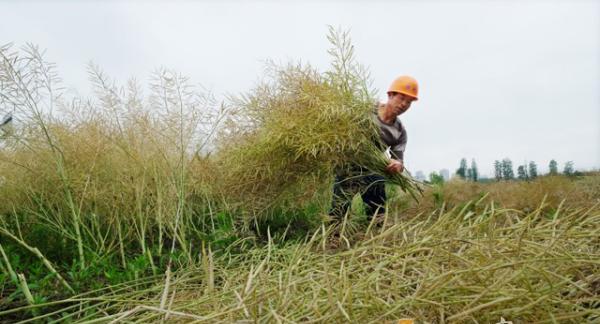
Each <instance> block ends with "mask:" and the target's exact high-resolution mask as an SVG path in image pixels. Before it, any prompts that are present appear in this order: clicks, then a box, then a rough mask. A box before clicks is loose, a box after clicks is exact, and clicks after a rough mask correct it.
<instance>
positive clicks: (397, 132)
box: [373, 105, 407, 161]
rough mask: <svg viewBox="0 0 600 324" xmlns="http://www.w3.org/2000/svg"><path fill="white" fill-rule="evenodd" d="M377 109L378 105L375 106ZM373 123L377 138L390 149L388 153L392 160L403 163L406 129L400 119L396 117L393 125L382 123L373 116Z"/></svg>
mask: <svg viewBox="0 0 600 324" xmlns="http://www.w3.org/2000/svg"><path fill="white" fill-rule="evenodd" d="M377 107H379V105H377ZM373 119H374V121H375V123H376V124H377V125H378V126H379V136H380V137H381V141H382V142H383V143H384V144H385V145H387V146H388V147H389V148H390V153H391V156H392V158H393V159H396V160H400V161H404V151H405V150H406V142H407V137H406V129H405V128H404V125H402V122H401V121H400V118H398V117H396V120H395V121H394V124H392V125H390V124H386V123H384V122H383V121H382V120H381V119H380V118H379V115H378V114H377V111H376V112H375V113H374V114H373Z"/></svg>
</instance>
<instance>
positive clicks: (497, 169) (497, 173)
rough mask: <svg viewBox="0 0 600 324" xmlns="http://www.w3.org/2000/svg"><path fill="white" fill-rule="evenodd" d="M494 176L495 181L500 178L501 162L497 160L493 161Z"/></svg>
mask: <svg viewBox="0 0 600 324" xmlns="http://www.w3.org/2000/svg"><path fill="white" fill-rule="evenodd" d="M494 176H495V178H496V181H500V180H502V163H501V162H500V161H498V160H496V161H494Z"/></svg>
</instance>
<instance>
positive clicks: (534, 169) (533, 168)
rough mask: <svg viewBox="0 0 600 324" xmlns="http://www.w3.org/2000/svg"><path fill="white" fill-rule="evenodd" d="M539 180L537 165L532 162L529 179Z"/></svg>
mask: <svg viewBox="0 0 600 324" xmlns="http://www.w3.org/2000/svg"><path fill="white" fill-rule="evenodd" d="M535 178H537V165H536V164H535V162H533V161H530V162H529V179H535Z"/></svg>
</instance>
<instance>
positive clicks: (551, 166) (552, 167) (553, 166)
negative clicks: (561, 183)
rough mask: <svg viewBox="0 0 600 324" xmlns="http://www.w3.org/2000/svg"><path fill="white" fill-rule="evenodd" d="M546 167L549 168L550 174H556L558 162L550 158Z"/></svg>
mask: <svg viewBox="0 0 600 324" xmlns="http://www.w3.org/2000/svg"><path fill="white" fill-rule="evenodd" d="M548 168H549V169H550V175H557V174H558V163H556V161H555V160H550V164H548Z"/></svg>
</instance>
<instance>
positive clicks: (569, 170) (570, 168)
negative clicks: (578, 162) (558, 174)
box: [563, 161, 575, 176]
mask: <svg viewBox="0 0 600 324" xmlns="http://www.w3.org/2000/svg"><path fill="white" fill-rule="evenodd" d="M574 173H575V169H574V167H573V161H568V162H567V163H565V168H564V169H563V174H564V175H566V176H572V175H573V174H574Z"/></svg>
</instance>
